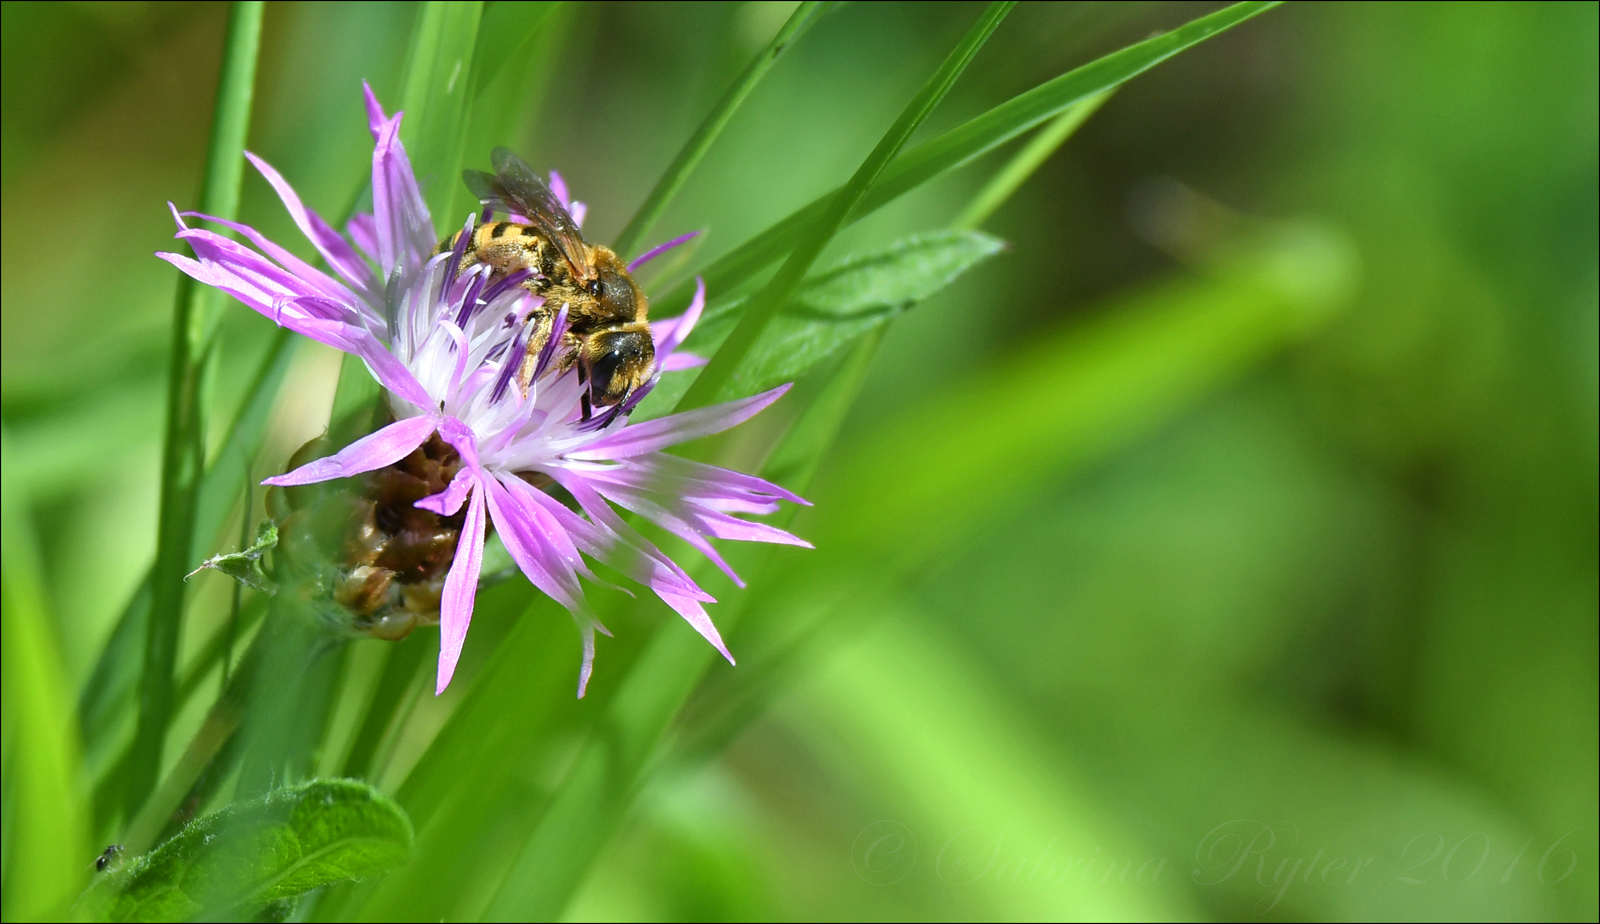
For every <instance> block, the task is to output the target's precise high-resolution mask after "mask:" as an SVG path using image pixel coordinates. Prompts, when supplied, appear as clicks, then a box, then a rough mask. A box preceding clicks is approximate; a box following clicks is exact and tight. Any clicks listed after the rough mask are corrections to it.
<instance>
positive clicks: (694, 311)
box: [650, 276, 706, 370]
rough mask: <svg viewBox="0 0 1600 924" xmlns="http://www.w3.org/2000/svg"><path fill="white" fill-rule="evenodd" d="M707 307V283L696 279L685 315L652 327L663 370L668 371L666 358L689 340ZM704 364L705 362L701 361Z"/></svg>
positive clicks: (659, 322)
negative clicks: (692, 295) (692, 296)
mask: <svg viewBox="0 0 1600 924" xmlns="http://www.w3.org/2000/svg"><path fill="white" fill-rule="evenodd" d="M705 307H706V281H705V280H704V279H701V278H700V277H699V276H696V277H695V278H694V300H693V301H691V302H690V303H689V307H688V308H686V309H684V312H683V314H680V315H678V316H677V317H675V318H668V319H666V320H665V321H657V322H655V323H653V324H651V325H650V336H651V337H652V338H654V339H655V342H656V362H657V363H658V364H661V368H662V369H663V370H665V369H667V366H666V365H665V358H666V357H669V356H671V355H672V353H673V351H674V350H676V349H677V348H678V347H679V346H680V345H682V343H683V341H684V340H685V339H687V338H688V336H689V332H690V331H692V330H694V326H695V324H696V323H697V322H698V321H699V320H700V314H701V312H703V311H705ZM700 362H701V363H702V364H703V363H704V362H705V360H701V361H700Z"/></svg>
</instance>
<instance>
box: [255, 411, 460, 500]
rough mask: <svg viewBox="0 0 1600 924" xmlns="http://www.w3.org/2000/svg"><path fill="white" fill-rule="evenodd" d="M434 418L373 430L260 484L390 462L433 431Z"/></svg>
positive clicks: (306, 480) (305, 480)
mask: <svg viewBox="0 0 1600 924" xmlns="http://www.w3.org/2000/svg"><path fill="white" fill-rule="evenodd" d="M436 427H437V421H435V420H434V419H433V418H431V417H407V418H406V419H405V420H397V421H395V422H394V423H392V424H390V425H388V426H387V427H384V428H383V429H382V430H379V431H378V432H376V433H370V434H368V435H366V436H363V437H362V438H361V439H358V440H356V441H355V442H354V443H351V444H350V445H348V446H346V447H345V448H343V449H341V450H339V451H338V452H337V453H334V454H333V455H331V456H327V457H325V458H321V459H318V460H316V461H315V462H309V463H307V464H305V465H302V466H300V467H299V468H297V469H295V470H294V471H292V472H289V473H287V474H284V475H278V476H277V477H274V478H268V479H267V480H266V481H263V482H262V484H270V485H277V486H279V487H289V486H291V485H299V484H315V483H317V482H319V481H330V480H332V479H334V478H349V477H350V476H351V475H359V474H361V473H362V472H370V471H375V470H377V469H380V468H383V467H384V466H387V465H393V464H394V463H396V462H399V461H400V460H401V459H404V458H405V457H406V456H408V455H410V454H411V452H412V451H413V450H415V449H416V448H417V447H418V446H421V445H422V444H423V443H424V442H425V441H426V440H427V439H428V437H430V436H432V435H433V431H434V430H435V429H436Z"/></svg>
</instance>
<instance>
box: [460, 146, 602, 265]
mask: <svg viewBox="0 0 1600 924" xmlns="http://www.w3.org/2000/svg"><path fill="white" fill-rule="evenodd" d="M490 160H491V161H492V162H493V163H494V170H495V172H494V175H492V176H491V175H489V174H487V173H484V172H482V171H480V170H467V171H465V172H464V173H463V174H462V177H463V178H464V179H465V180H466V181H467V188H468V189H470V190H472V194H473V195H475V196H477V197H478V201H480V202H482V203H483V204H484V205H487V206H491V207H494V208H500V209H504V210H505V211H507V212H512V213H514V214H517V215H521V216H523V217H524V218H526V219H528V221H529V222H530V223H532V224H533V226H534V227H536V228H538V229H539V230H540V231H541V232H543V233H544V235H545V236H546V237H548V238H549V239H550V242H551V243H553V244H555V245H556V249H558V250H560V251H561V255H562V256H564V257H566V258H567V263H569V264H571V266H572V271H573V273H575V274H576V275H577V276H578V278H579V279H585V280H587V279H593V278H594V276H595V271H594V266H593V265H592V264H591V263H590V262H589V248H588V247H587V246H585V245H584V243H583V234H582V233H581V232H580V231H579V230H578V224H577V222H575V221H573V220H572V216H571V215H570V214H568V213H567V210H566V207H565V206H563V205H562V204H561V200H559V199H557V198H556V195H555V193H553V192H551V191H550V187H549V186H546V185H545V182H544V180H541V179H539V175H538V174H537V173H534V172H533V168H532V167H530V166H528V165H527V163H525V162H524V161H523V160H522V158H520V157H518V156H517V155H515V154H513V153H511V152H510V151H509V150H507V149H505V148H495V149H494V153H493V154H491V155H490Z"/></svg>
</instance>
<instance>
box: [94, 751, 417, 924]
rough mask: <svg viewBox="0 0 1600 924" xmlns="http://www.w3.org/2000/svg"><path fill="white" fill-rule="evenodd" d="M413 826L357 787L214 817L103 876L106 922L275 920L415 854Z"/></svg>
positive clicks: (329, 788) (372, 792)
mask: <svg viewBox="0 0 1600 924" xmlns="http://www.w3.org/2000/svg"><path fill="white" fill-rule="evenodd" d="M412 841H413V833H412V829H411V821H410V819H409V818H407V817H406V814H405V812H403V811H402V810H401V809H400V807H399V806H398V805H396V804H395V803H394V802H393V801H392V800H390V799H389V798H388V797H387V796H384V795H382V794H381V793H379V792H378V791H377V790H376V789H374V788H373V787H371V786H370V785H368V784H366V783H363V782H360V781H357V780H313V781H312V782H309V783H304V784H301V785H299V786H291V787H287V788H284V789H279V790H276V791H274V792H272V793H270V794H268V795H267V796H265V797H264V798H262V799H258V800H254V801H252V802H246V803H242V804H239V805H234V806H230V807H228V808H225V809H223V810H222V811H219V812H213V813H212V814H210V815H206V816H205V817H203V818H200V819H197V820H196V821H193V822H191V823H190V824H189V825H188V826H186V827H185V828H184V829H183V830H182V831H180V832H179V833H178V834H177V835H176V836H174V837H173V838H172V839H171V840H169V841H167V842H166V843H164V844H162V845H161V846H159V847H157V848H155V849H154V850H152V851H150V852H149V853H148V854H145V855H144V856H142V857H139V858H137V859H135V860H133V861H132V862H130V863H128V864H126V865H125V866H123V867H122V868H120V869H118V870H116V871H114V872H111V873H108V874H106V875H107V877H108V879H107V880H105V881H104V883H103V884H101V885H98V886H97V888H96V890H95V891H98V892H101V894H102V896H105V897H104V898H103V899H102V900H103V901H104V905H103V907H106V908H107V909H108V910H107V912H106V913H105V914H103V915H97V917H103V919H105V920H111V921H172V920H182V919H185V918H191V917H194V916H196V915H200V914H206V915H208V916H210V915H213V914H217V913H219V912H230V913H229V914H228V916H229V917H237V916H239V914H244V915H251V914H254V913H255V912H266V913H267V914H268V915H269V916H270V915H271V914H273V913H274V912H281V911H282V905H280V904H277V903H281V902H283V901H285V900H287V899H291V898H294V897H295V896H297V895H301V894H303V893H305V892H308V891H310V890H312V889H315V888H319V887H321V886H324V885H328V884H329V883H334V882H342V881H346V880H351V879H363V878H367V877H370V876H376V875H378V874H380V873H383V872H386V871H388V870H390V869H393V868H394V867H396V866H398V865H400V864H401V863H404V862H405V861H406V859H407V857H409V856H410V854H411V845H412Z"/></svg>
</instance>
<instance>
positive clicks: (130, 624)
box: [78, 330, 294, 831]
mask: <svg viewBox="0 0 1600 924" xmlns="http://www.w3.org/2000/svg"><path fill="white" fill-rule="evenodd" d="M293 343H294V341H293V340H292V339H291V334H290V332H289V331H287V330H279V331H278V332H277V333H276V334H275V335H274V338H273V341H272V344H271V346H269V347H268V349H267V353H266V355H265V356H263V357H262V359H261V366H260V368H258V369H257V370H256V374H255V376H254V378H253V379H252V381H251V385H250V388H249V390H248V391H246V393H245V394H246V395H247V397H246V399H245V402H244V404H243V405H242V406H241V407H240V408H239V410H238V412H237V413H236V414H235V415H234V418H233V420H232V422H231V423H230V425H229V427H228V438H227V440H226V441H225V442H224V443H223V445H222V447H221V449H220V450H218V452H217V455H216V458H214V459H213V460H212V462H211V466H210V468H208V469H207V471H206V474H205V478H204V480H203V481H202V482H201V485H200V501H199V504H198V506H197V510H196V514H195V528H194V546H193V549H192V551H191V553H190V556H189V558H188V561H189V562H197V561H201V560H203V559H204V558H205V557H206V555H207V553H208V552H209V551H210V549H211V547H212V543H214V542H216V541H217V537H218V535H219V533H220V531H221V529H222V525H223V521H224V519H225V518H226V517H227V515H228V513H229V511H230V510H231V509H232V505H233V502H234V499H235V498H237V497H238V495H239V489H240V485H241V483H242V481H243V479H244V478H245V476H246V474H247V471H248V466H249V464H250V462H251V460H254V459H255V457H256V455H257V453H259V452H260V450H261V443H262V441H263V439H265V434H266V425H267V420H268V417H269V415H270V414H271V411H272V408H273V405H274V403H275V402H276V400H277V397H278V391H279V388H280V386H281V385H282V384H283V378H284V376H285V375H286V374H287V373H288V370H289V364H290V360H291V359H292V358H293V356H294V350H293V349H291V348H290V347H291V345H292V344H293ZM154 572H155V566H154V565H153V564H152V565H151V568H150V571H149V572H147V573H146V575H145V579H144V581H143V582H142V583H141V584H140V585H139V589H138V590H137V591H135V593H134V595H133V597H132V599H131V600H129V602H128V605H127V606H126V607H124V609H123V611H122V614H121V616H120V617H118V620H117V624H116V628H115V629H113V630H112V633H111V637H110V639H109V640H108V641H107V643H106V645H105V647H104V648H103V649H102V650H101V652H100V657H99V659H98V660H97V661H96V662H95V666H94V669H93V670H92V671H91V672H90V674H89V678H88V680H87V681H85V683H84V685H83V688H82V690H80V691H79V694H78V727H79V734H80V735H81V736H82V739H83V742H84V749H85V763H86V764H87V765H88V766H89V767H90V768H91V771H92V772H94V773H95V774H96V775H97V776H98V775H100V774H102V773H103V772H105V771H106V769H107V767H105V766H104V765H103V764H104V761H105V760H106V759H107V756H108V755H107V751H108V749H109V748H111V747H113V746H114V745H116V744H117V743H118V740H119V739H120V737H121V736H119V735H118V734H116V731H117V729H118V728H119V727H120V723H121V722H123V721H125V720H126V718H127V710H128V709H129V708H130V706H131V700H132V697H133V694H134V690H135V688H136V687H137V685H138V682H139V669H140V664H141V658H142V654H143V652H142V649H141V648H140V646H139V639H140V638H141V637H142V636H143V635H144V633H145V632H146V626H147V624H148V620H149V618H150V582H151V580H152V579H153V575H154ZM207 650H208V651H211V649H210V648H208V649H207ZM218 650H220V649H218ZM204 660H205V661H206V662H209V661H210V657H207V658H206V659H204ZM179 699H180V700H182V699H183V697H182V696H181V695H180V697H179ZM177 708H181V706H180V707H177ZM124 776H125V774H124ZM115 804H117V803H106V802H97V806H103V807H105V808H111V807H113V806H114V805H115ZM109 821H110V819H108V818H104V817H97V818H96V820H95V828H94V829H95V830H96V831H101V830H104V829H105V825H106V824H107V823H109Z"/></svg>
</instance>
